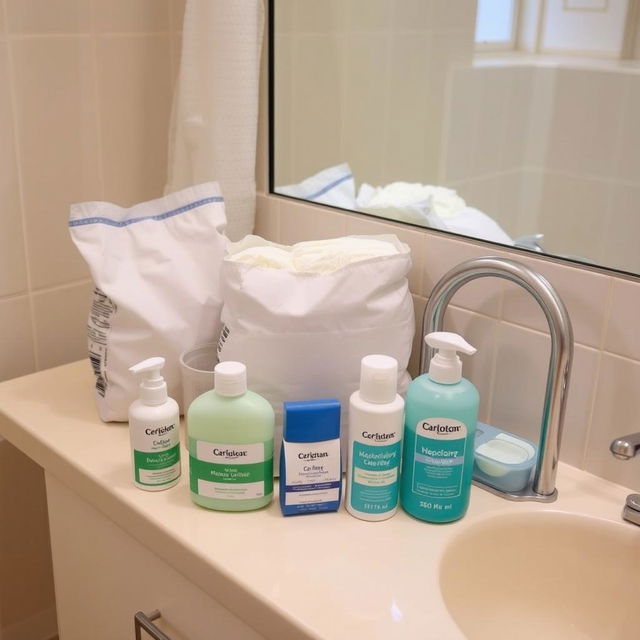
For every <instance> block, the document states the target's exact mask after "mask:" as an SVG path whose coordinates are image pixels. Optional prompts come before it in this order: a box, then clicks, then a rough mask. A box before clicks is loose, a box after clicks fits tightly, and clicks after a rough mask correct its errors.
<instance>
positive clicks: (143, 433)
mask: <svg viewBox="0 0 640 640" xmlns="http://www.w3.org/2000/svg"><path fill="white" fill-rule="evenodd" d="M163 367H164V358H161V357H156V358H148V359H147V360H143V361H142V362H139V363H138V364H136V365H134V366H132V367H130V368H129V371H131V372H132V373H134V374H138V375H140V376H141V380H140V399H139V400H136V401H135V402H133V403H132V404H131V406H130V407H129V436H130V439H131V456H132V462H133V480H134V483H135V485H136V487H138V488H139V489H144V490H145V491H162V490H163V489H168V488H169V487H173V486H174V485H175V484H177V482H178V480H179V479H180V410H179V408H178V403H177V402H176V401H175V400H174V399H173V398H169V397H168V395H167V384H166V382H165V381H164V378H163V377H162V375H161V373H160V372H161V371H162V368H163Z"/></svg>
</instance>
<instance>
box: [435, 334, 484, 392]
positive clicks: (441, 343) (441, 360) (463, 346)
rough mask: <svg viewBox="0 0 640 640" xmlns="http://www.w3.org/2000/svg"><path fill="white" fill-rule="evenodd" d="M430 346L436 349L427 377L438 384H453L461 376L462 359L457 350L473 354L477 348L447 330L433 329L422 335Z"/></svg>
mask: <svg viewBox="0 0 640 640" xmlns="http://www.w3.org/2000/svg"><path fill="white" fill-rule="evenodd" d="M424 341H425V342H426V343H427V344H428V345H429V346H430V347H432V348H434V349H438V352H437V353H436V355H435V356H433V358H431V362H430V363H429V377H430V378H431V379H432V380H433V381H434V382H439V383H440V384H455V383H456V382H458V381H459V380H460V378H461V377H462V361H461V360H460V358H459V357H458V355H457V353H456V352H457V351H462V353H466V354H467V355H470V356H471V355H473V354H474V353H475V352H476V351H477V349H476V348H475V347H472V346H471V345H470V344H469V343H468V342H467V341H466V340H465V339H464V338H463V337H462V336H459V335H458V334H457V333H450V332H448V331H434V332H433V333H428V334H427V335H426V336H425V337H424Z"/></svg>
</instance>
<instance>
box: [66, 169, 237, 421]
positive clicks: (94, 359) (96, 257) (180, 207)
mask: <svg viewBox="0 0 640 640" xmlns="http://www.w3.org/2000/svg"><path fill="white" fill-rule="evenodd" d="M225 225H226V218H225V210H224V201H223V198H222V196H221V194H220V189H219V186H218V184H217V183H215V182H210V183H206V184H200V185H196V186H193V187H189V188H187V189H183V190H181V191H177V192H176V193H171V194H169V195H167V196H165V197H163V198H159V199H157V200H152V201H149V202H143V203H141V204H137V205H135V206H133V207H130V208H122V207H119V206H117V205H115V204H111V203H108V202H84V203H81V204H75V205H72V207H71V214H70V219H69V229H70V232H71V237H72V239H73V241H74V243H75V244H76V246H77V247H78V249H79V251H80V253H81V254H82V256H83V257H84V259H85V260H86V261H87V264H88V265H89V269H90V271H91V275H92V277H93V281H94V284H95V291H94V296H93V303H92V306H91V310H90V312H89V321H88V342H89V359H90V361H91V365H92V367H93V372H94V375H95V398H96V404H97V407H98V413H99V414H100V418H102V420H104V421H106V422H109V421H126V420H127V419H128V416H127V413H128V408H129V405H130V404H131V403H132V402H133V401H134V400H135V399H136V398H137V397H138V381H137V380H136V378H135V376H133V375H132V374H131V372H130V371H129V367H130V366H132V365H134V364H136V363H137V362H140V361H141V360H144V359H146V358H149V357H152V356H163V357H164V358H165V360H166V364H165V368H164V370H163V376H164V378H165V380H166V382H167V387H168V392H169V396H170V397H172V398H175V399H176V400H177V401H180V399H181V398H182V393H181V383H180V363H179V358H180V354H181V353H182V352H183V351H184V350H185V349H187V348H190V347H192V346H193V345H195V344H202V343H207V342H215V341H216V340H217V339H218V336H219V334H220V312H221V309H222V296H221V289H220V273H221V265H222V260H223V257H224V253H225V248H226V238H225V236H224V228H225ZM183 409H184V408H183Z"/></svg>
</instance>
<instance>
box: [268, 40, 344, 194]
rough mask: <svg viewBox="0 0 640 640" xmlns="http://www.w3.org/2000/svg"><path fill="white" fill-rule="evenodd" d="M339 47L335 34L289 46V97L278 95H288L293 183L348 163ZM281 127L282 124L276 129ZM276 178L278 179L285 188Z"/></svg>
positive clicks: (284, 92) (286, 92)
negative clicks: (290, 48) (342, 116)
mask: <svg viewBox="0 0 640 640" xmlns="http://www.w3.org/2000/svg"><path fill="white" fill-rule="evenodd" d="M341 48H342V40H341V39H340V38H339V37H336V36H335V35H322V34H311V35H303V36H300V37H297V38H295V41H294V43H293V51H294V58H293V60H291V61H290V62H291V64H292V67H291V74H292V75H291V81H292V85H291V89H290V93H289V92H288V88H287V87H286V86H285V87H283V88H282V97H283V99H284V100H286V99H287V95H289V96H291V107H290V110H289V117H290V127H291V128H290V131H289V136H290V138H289V143H290V148H291V165H290V167H289V170H290V171H291V172H292V173H291V175H292V176H293V181H294V182H299V181H300V180H303V179H304V178H307V177H309V176H311V175H313V174H314V173H317V172H318V171H320V170H322V169H326V168H327V167H330V166H332V165H335V164H339V163H340V162H344V161H345V159H346V158H345V157H343V155H342V153H343V150H342V143H341V120H340V117H341V111H340V109H341V99H342V94H341V91H342V80H341V79H342V73H343V69H342V65H341ZM285 117H286V115H285ZM283 125H284V123H283V122H282V120H281V121H280V130H282V128H283ZM284 126H286V125H284ZM310 149H313V153H309V150H310ZM349 159H350V158H349ZM277 166H278V168H280V161H278V165H277ZM280 180H281V178H280V176H279V175H278V183H279V184H283V183H282V182H280ZM285 184H287V183H285Z"/></svg>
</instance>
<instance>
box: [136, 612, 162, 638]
mask: <svg viewBox="0 0 640 640" xmlns="http://www.w3.org/2000/svg"><path fill="white" fill-rule="evenodd" d="M158 618H160V612H159V611H158V610H156V611H152V612H151V613H150V614H149V615H146V614H145V613H142V611H138V613H136V615H135V616H133V620H134V624H135V630H136V640H142V632H141V629H144V630H145V631H146V632H147V633H148V634H149V635H150V636H151V637H152V638H153V640H171V638H170V637H169V636H168V635H167V634H166V633H164V631H162V630H161V629H158V627H156V625H155V624H153V622H152V620H157V619H158Z"/></svg>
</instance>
